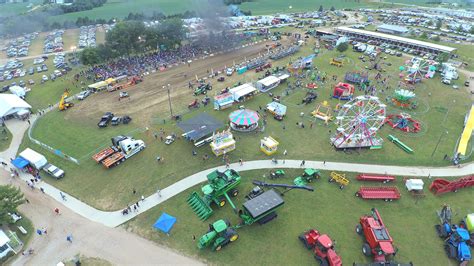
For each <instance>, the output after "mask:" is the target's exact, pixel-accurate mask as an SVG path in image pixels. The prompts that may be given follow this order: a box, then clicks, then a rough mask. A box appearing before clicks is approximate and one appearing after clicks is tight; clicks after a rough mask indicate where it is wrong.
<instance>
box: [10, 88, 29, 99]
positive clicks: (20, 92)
mask: <svg viewBox="0 0 474 266" xmlns="http://www.w3.org/2000/svg"><path fill="white" fill-rule="evenodd" d="M10 92H11V93H13V94H15V95H16V96H18V97H20V98H23V99H24V98H25V95H26V90H25V89H24V88H22V87H20V86H11V87H10Z"/></svg>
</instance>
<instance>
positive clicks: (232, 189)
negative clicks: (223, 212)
mask: <svg viewBox="0 0 474 266" xmlns="http://www.w3.org/2000/svg"><path fill="white" fill-rule="evenodd" d="M240 179H241V177H240V175H239V173H238V172H237V171H235V170H233V169H228V170H226V171H224V172H219V171H218V170H215V171H214V172H211V173H210V174H208V175H207V184H206V185H204V186H203V187H202V188H201V190H202V193H203V196H202V197H201V196H199V194H198V193H197V192H195V191H194V192H193V193H191V195H190V196H189V197H188V200H187V201H188V204H189V205H190V206H191V208H192V209H193V210H194V212H195V213H196V214H197V215H198V216H199V218H200V219H201V220H206V219H207V218H209V217H210V216H211V215H212V213H213V210H212V208H211V205H212V204H216V205H217V206H219V207H224V206H225V204H226V201H228V202H229V204H230V205H231V206H232V208H233V209H235V206H234V203H233V202H232V200H231V199H230V197H229V195H228V193H229V194H230V195H231V196H233V197H236V196H237V195H238V194H239V191H238V190H237V188H236V187H237V186H238V185H239V184H240Z"/></svg>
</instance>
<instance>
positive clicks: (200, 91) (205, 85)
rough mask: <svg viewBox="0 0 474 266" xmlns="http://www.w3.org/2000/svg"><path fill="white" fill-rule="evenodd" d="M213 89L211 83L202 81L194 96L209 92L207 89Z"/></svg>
mask: <svg viewBox="0 0 474 266" xmlns="http://www.w3.org/2000/svg"><path fill="white" fill-rule="evenodd" d="M210 90H212V86H211V83H200V84H199V86H198V87H197V88H196V89H194V96H197V95H201V94H207V91H210Z"/></svg>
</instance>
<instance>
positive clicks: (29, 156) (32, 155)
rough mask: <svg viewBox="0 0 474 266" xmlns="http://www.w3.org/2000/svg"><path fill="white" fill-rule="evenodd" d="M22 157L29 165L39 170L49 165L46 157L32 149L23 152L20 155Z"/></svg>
mask: <svg viewBox="0 0 474 266" xmlns="http://www.w3.org/2000/svg"><path fill="white" fill-rule="evenodd" d="M20 157H21V158H23V159H25V160H27V161H28V162H29V164H30V165H31V166H33V167H34V168H35V169H37V170H40V169H41V168H43V166H45V165H46V164H47V163H48V161H47V160H46V157H44V156H43V155H41V154H39V153H37V152H36V151H34V150H32V149H30V148H26V149H25V150H24V151H22V152H21V153H20Z"/></svg>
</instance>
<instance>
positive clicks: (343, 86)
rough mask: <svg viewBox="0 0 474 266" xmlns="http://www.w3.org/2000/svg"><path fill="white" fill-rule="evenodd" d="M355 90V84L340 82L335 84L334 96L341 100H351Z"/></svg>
mask: <svg viewBox="0 0 474 266" xmlns="http://www.w3.org/2000/svg"><path fill="white" fill-rule="evenodd" d="M354 91H355V88H354V85H351V84H348V83H343V82H339V83H338V84H336V86H334V91H333V94H332V97H333V98H336V99H339V100H351V99H352V97H353V96H354Z"/></svg>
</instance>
